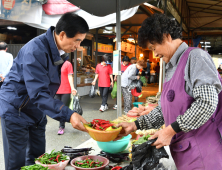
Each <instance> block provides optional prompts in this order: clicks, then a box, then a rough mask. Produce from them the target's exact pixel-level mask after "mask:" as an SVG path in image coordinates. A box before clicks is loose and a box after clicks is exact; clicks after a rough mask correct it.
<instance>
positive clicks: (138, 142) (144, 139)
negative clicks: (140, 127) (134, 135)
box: [133, 134, 150, 145]
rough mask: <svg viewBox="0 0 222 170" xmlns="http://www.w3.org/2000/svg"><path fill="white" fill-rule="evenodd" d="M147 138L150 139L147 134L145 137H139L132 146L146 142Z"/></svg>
mask: <svg viewBox="0 0 222 170" xmlns="http://www.w3.org/2000/svg"><path fill="white" fill-rule="evenodd" d="M149 137H150V135H149V134H148V135H147V136H145V135H144V136H142V137H140V138H139V139H138V140H136V141H135V142H133V144H135V145H140V144H142V143H144V142H147V141H148V138H149Z"/></svg>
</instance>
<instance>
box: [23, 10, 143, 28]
mask: <svg viewBox="0 0 222 170" xmlns="http://www.w3.org/2000/svg"><path fill="white" fill-rule="evenodd" d="M138 7H139V6H136V7H133V8H130V9H127V10H122V11H121V21H124V20H126V19H128V18H130V17H132V16H133V15H134V14H135V13H136V12H137V10H138ZM75 13H76V14H77V15H79V16H81V17H83V18H84V19H85V20H86V22H87V23H88V25H89V29H95V28H99V27H102V26H106V25H109V24H113V23H116V13H113V14H109V15H107V16H104V17H98V16H95V15H92V14H90V13H88V12H86V11H84V10H82V9H80V10H77V11H75ZM60 17H61V15H47V14H45V12H44V11H43V13H42V21H41V24H32V23H25V24H27V25H30V26H32V27H36V28H39V29H43V30H47V29H48V28H49V27H50V26H55V25H56V23H57V22H58V20H59V18H60Z"/></svg>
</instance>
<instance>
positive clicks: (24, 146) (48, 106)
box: [0, 13, 89, 170]
mask: <svg viewBox="0 0 222 170" xmlns="http://www.w3.org/2000/svg"><path fill="white" fill-rule="evenodd" d="M88 31H89V27H88V24H87V23H86V21H85V20H84V19H83V18H81V17H79V16H77V15H75V14H72V13H66V14H64V15H63V16H62V17H61V18H60V20H59V21H58V23H57V25H56V27H55V28H54V27H51V28H49V29H48V31H47V32H46V33H44V34H42V35H40V36H38V37H36V38H34V39H32V40H31V41H29V42H28V43H27V44H26V45H24V46H23V47H22V49H21V50H20V51H19V53H18V55H17V57H16V58H15V60H14V62H13V66H12V68H11V70H10V72H9V74H8V75H7V76H6V78H5V80H4V83H3V85H2V87H1V90H0V117H1V125H2V135H3V146H4V157H5V169H6V170H20V168H21V167H22V166H24V165H31V164H34V158H37V157H39V156H40V155H42V154H43V153H45V127H46V123H47V119H46V115H48V116H50V117H51V118H53V119H56V120H60V121H63V122H70V123H71V124H72V126H73V127H74V128H76V129H78V130H81V131H86V129H85V128H84V126H83V124H82V123H87V122H86V120H85V119H84V118H83V117H81V116H80V115H79V114H77V113H75V112H73V111H72V110H70V109H69V108H68V107H66V106H64V104H63V103H62V102H61V101H60V100H55V99H53V97H54V95H55V93H56V91H57V90H58V88H59V85H60V70H61V66H62V63H63V62H64V61H65V60H66V58H65V57H61V56H63V54H64V53H70V52H73V51H75V50H76V48H78V47H79V46H80V43H81V41H83V39H84V38H85V36H86V33H87V32H88Z"/></svg>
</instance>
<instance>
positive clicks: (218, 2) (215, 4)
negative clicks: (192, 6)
mask: <svg viewBox="0 0 222 170" xmlns="http://www.w3.org/2000/svg"><path fill="white" fill-rule="evenodd" d="M219 3H221V1H219V2H218V3H216V4H213V5H210V6H208V7H207V8H203V9H202V10H200V11H197V12H195V13H194V14H191V16H193V15H195V14H197V13H199V12H203V11H204V10H206V9H209V8H210V7H212V6H216V5H217V4H219Z"/></svg>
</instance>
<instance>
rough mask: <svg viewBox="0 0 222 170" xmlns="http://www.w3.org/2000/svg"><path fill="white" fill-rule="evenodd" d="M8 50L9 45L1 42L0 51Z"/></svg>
mask: <svg viewBox="0 0 222 170" xmlns="http://www.w3.org/2000/svg"><path fill="white" fill-rule="evenodd" d="M6 48H8V44H6V43H5V42H4V41H0V50H6Z"/></svg>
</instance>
